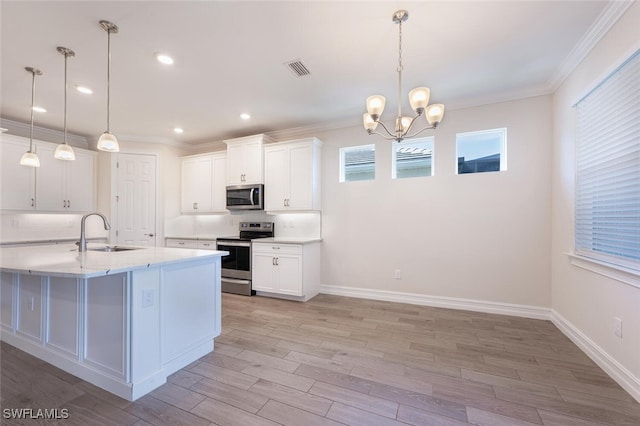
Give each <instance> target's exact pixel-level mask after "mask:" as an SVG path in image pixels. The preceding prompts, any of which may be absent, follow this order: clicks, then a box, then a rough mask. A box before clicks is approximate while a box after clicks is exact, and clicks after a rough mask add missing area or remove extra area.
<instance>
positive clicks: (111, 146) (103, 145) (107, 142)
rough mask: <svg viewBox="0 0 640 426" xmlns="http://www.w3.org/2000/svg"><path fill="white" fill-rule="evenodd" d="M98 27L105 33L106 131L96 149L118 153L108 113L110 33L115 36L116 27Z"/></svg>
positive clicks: (103, 25) (101, 22)
mask: <svg viewBox="0 0 640 426" xmlns="http://www.w3.org/2000/svg"><path fill="white" fill-rule="evenodd" d="M100 26H101V27H102V29H103V30H105V31H106V32H107V130H106V131H105V132H104V133H103V134H102V135H101V136H100V139H98V149H99V150H101V151H108V152H118V151H120V146H119V145H118V139H116V137H115V136H114V135H113V133H111V129H110V127H109V124H110V123H109V121H110V120H109V113H110V110H111V104H110V94H111V33H114V34H117V33H118V27H117V26H116V24H114V23H112V22H109V21H100Z"/></svg>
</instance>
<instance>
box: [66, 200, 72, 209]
mask: <svg viewBox="0 0 640 426" xmlns="http://www.w3.org/2000/svg"><path fill="white" fill-rule="evenodd" d="M67 207H68V208H71V200H67Z"/></svg>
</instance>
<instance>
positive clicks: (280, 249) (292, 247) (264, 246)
mask: <svg viewBox="0 0 640 426" xmlns="http://www.w3.org/2000/svg"><path fill="white" fill-rule="evenodd" d="M253 251H254V252H255V253H270V254H278V253H280V254H302V245H301V244H278V243H272V244H268V243H253Z"/></svg>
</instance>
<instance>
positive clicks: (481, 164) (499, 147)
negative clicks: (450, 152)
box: [456, 128, 507, 175]
mask: <svg viewBox="0 0 640 426" xmlns="http://www.w3.org/2000/svg"><path fill="white" fill-rule="evenodd" d="M506 150H507V129H506V128H502V129H491V130H482V131H479V132H468V133H458V134H457V135H456V157H457V159H458V168H457V173H458V174H459V175H461V174H465V173H482V172H497V171H501V170H507V155H506Z"/></svg>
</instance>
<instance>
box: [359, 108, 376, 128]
mask: <svg viewBox="0 0 640 426" xmlns="http://www.w3.org/2000/svg"><path fill="white" fill-rule="evenodd" d="M362 123H363V124H364V128H365V129H366V130H367V132H373V131H374V130H375V129H376V127H378V122H377V121H376V120H374V119H373V118H372V117H371V114H369V113H367V112H365V113H364V114H362Z"/></svg>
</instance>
